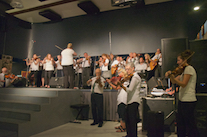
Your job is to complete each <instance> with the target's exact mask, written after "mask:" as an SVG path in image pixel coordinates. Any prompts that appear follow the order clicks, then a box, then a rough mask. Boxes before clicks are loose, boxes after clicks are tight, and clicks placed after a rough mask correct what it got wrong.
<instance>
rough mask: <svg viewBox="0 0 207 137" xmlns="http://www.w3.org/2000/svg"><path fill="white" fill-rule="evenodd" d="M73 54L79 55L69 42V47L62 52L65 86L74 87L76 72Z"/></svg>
mask: <svg viewBox="0 0 207 137" xmlns="http://www.w3.org/2000/svg"><path fill="white" fill-rule="evenodd" d="M73 56H77V53H76V52H75V51H74V50H73V49H72V43H69V44H68V45H67V48H66V49H64V50H63V51H62V52H61V57H62V60H61V65H62V66H63V73H64V87H65V88H68V87H69V86H70V88H74V76H75V72H74V69H73ZM69 84H70V85H69Z"/></svg>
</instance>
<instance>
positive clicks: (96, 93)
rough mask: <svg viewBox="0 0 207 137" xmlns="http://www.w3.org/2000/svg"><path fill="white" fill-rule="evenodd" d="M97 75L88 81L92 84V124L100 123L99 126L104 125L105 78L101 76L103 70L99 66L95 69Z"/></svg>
mask: <svg viewBox="0 0 207 137" xmlns="http://www.w3.org/2000/svg"><path fill="white" fill-rule="evenodd" d="M95 73H96V77H93V78H92V79H89V80H88V81H87V84H88V85H91V107H92V115H93V120H94V121H93V123H91V125H96V124H99V125H98V127H102V125H103V88H104V81H105V79H104V78H103V77H101V70H100V69H99V68H97V69H96V71H95Z"/></svg>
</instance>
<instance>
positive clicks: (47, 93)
mask: <svg viewBox="0 0 207 137" xmlns="http://www.w3.org/2000/svg"><path fill="white" fill-rule="evenodd" d="M0 94H9V95H24V96H30V97H57V96H58V91H57V89H47V88H15V90H13V88H1V91H0Z"/></svg>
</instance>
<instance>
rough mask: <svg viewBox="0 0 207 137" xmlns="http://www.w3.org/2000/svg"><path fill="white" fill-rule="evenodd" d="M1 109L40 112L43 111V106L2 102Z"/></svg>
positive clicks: (0, 102) (0, 103)
mask: <svg viewBox="0 0 207 137" xmlns="http://www.w3.org/2000/svg"><path fill="white" fill-rule="evenodd" d="M1 108H8V109H19V110H28V111H36V112H38V111H40V110H41V105H40V104H32V103H24V102H16V101H7V100H1V101H0V109H1Z"/></svg>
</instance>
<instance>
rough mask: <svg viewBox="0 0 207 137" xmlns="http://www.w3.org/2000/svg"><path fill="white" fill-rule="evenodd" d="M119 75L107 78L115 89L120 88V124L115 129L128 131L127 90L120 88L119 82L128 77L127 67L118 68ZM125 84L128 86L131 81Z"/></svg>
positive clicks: (118, 96) (118, 97) (118, 104)
mask: <svg viewBox="0 0 207 137" xmlns="http://www.w3.org/2000/svg"><path fill="white" fill-rule="evenodd" d="M118 75H119V76H118V77H112V78H111V79H106V81H107V82H108V83H109V85H110V86H111V87H112V88H113V89H115V90H118V94H117V106H118V108H117V112H118V115H119V119H120V126H118V127H115V129H118V130H117V131H116V132H126V124H125V115H126V105H127V92H125V91H124V89H123V88H118V87H117V84H118V81H120V80H121V79H124V78H125V77H127V72H126V71H125V69H123V68H121V69H119V70H118ZM123 84H124V86H125V87H126V86H128V85H129V82H128V81H125V82H124V83H123Z"/></svg>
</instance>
